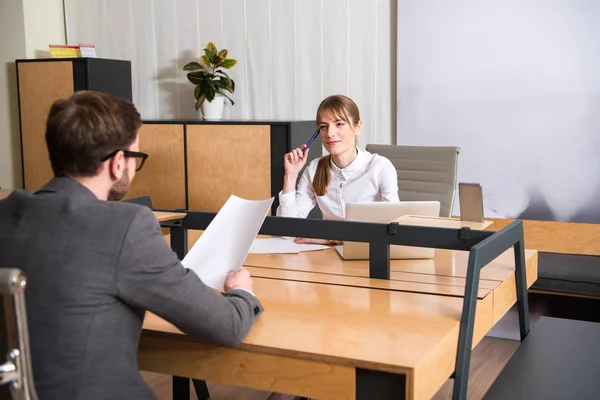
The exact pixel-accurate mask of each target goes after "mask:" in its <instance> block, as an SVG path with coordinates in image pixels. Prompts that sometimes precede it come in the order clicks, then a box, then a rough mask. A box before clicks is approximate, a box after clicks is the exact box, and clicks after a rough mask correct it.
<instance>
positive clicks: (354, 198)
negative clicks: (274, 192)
mask: <svg viewBox="0 0 600 400" xmlns="http://www.w3.org/2000/svg"><path fill="white" fill-rule="evenodd" d="M318 162H319V159H315V160H312V161H311V163H310V164H309V165H308V166H307V167H306V168H305V169H304V173H303V174H302V177H301V178H300V181H299V182H298V187H297V189H296V191H294V192H289V193H285V194H283V193H282V192H279V207H278V208H277V215H278V216H281V217H296V218H306V216H307V215H308V213H310V211H311V210H312V209H313V207H314V206H315V204H318V205H319V208H320V209H321V212H322V213H323V218H324V219H343V218H344V216H345V214H346V204H347V203H354V202H370V201H400V199H399V198H398V175H397V173H396V168H395V167H394V166H393V165H392V162H391V161H390V160H388V159H387V158H385V157H382V156H380V155H378V154H371V153H369V152H368V151H364V150H361V149H359V150H358V154H357V155H356V157H355V158H354V160H353V161H352V163H350V165H348V166H347V167H346V168H338V167H337V166H336V165H335V163H333V162H331V164H330V167H331V181H330V182H329V186H327V193H325V194H324V195H323V196H317V195H316V194H315V192H314V190H313V187H312V182H313V178H314V177H315V171H316V170H317V164H318Z"/></svg>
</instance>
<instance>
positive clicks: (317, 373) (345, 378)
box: [138, 335, 356, 400]
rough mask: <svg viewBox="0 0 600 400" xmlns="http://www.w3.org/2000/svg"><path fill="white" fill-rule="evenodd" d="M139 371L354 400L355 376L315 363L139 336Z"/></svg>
mask: <svg viewBox="0 0 600 400" xmlns="http://www.w3.org/2000/svg"><path fill="white" fill-rule="evenodd" d="M138 362H139V367H140V369H142V370H145V371H152V372H160V373H164V374H169V375H178V376H186V377H190V378H198V379H205V380H207V381H211V382H221V383H226V384H231V385H237V386H244V387H251V388H255V389H261V390H268V391H273V392H279V393H289V394H294V395H298V396H306V397H311V398H319V399H332V400H334V399H337V400H349V399H353V398H354V388H355V386H356V385H355V371H354V368H352V367H350V366H339V365H332V364H326V363H321V362H317V361H310V360H301V359H297V358H291V357H281V356H275V355H271V354H258V353H251V352H248V351H243V350H240V349H236V348H228V347H217V346H210V345H205V344H201V343H197V342H189V341H187V342H186V341H182V340H177V339H172V338H171V339H170V338H166V337H151V336H147V335H143V336H142V338H141V340H140V345H139V349H138Z"/></svg>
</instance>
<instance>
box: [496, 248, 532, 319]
mask: <svg viewBox="0 0 600 400" xmlns="http://www.w3.org/2000/svg"><path fill="white" fill-rule="evenodd" d="M533 258H534V260H532V262H528V263H526V274H527V287H528V288H529V287H531V285H533V283H534V282H535V281H536V280H537V253H536V254H535V255H534V256H533ZM493 295H494V324H495V323H496V322H498V321H500V318H502V317H503V316H504V314H506V313H507V312H508V310H510V308H511V307H512V306H513V305H514V304H515V303H516V302H517V287H516V277H515V274H513V275H511V276H509V277H508V279H506V280H505V281H504V282H502V283H501V284H500V285H498V287H497V288H496V289H495V290H494V293H493Z"/></svg>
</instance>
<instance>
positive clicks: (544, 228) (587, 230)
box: [488, 218, 600, 255]
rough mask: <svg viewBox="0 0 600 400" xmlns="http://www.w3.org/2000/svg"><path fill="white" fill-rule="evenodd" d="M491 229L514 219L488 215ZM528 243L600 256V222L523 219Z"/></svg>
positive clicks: (555, 249)
mask: <svg viewBox="0 0 600 400" xmlns="http://www.w3.org/2000/svg"><path fill="white" fill-rule="evenodd" d="M488 219H489V220H490V221H494V223H493V224H492V225H491V226H490V227H489V228H488V229H490V230H499V229H501V228H503V227H505V226H507V225H509V224H510V223H511V222H513V221H514V220H513V219H501V218H488ZM523 230H524V232H525V246H526V247H527V248H528V249H536V250H539V251H547V252H551V253H563V254H587V255H600V224H581V223H575V222H556V221H533V220H524V221H523Z"/></svg>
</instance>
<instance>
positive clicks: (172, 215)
mask: <svg viewBox="0 0 600 400" xmlns="http://www.w3.org/2000/svg"><path fill="white" fill-rule="evenodd" d="M153 213H154V216H155V217H156V219H157V220H158V222H168V221H175V220H178V219H183V218H185V216H186V215H187V214H186V213H180V212H170V211H153Z"/></svg>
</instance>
